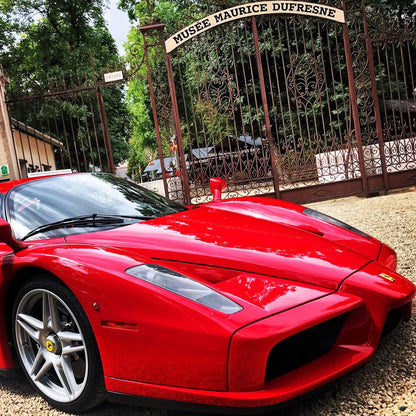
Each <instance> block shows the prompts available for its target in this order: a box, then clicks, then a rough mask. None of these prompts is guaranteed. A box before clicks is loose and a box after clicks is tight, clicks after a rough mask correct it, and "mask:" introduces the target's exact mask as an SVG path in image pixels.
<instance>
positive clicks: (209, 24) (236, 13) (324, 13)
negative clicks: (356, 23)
mask: <svg viewBox="0 0 416 416" xmlns="http://www.w3.org/2000/svg"><path fill="white" fill-rule="evenodd" d="M265 14H300V15H305V16H312V17H320V18H323V19H329V20H333V21H336V22H339V23H345V15H344V11H343V10H340V9H337V8H335V7H331V6H327V5H325V4H316V3H307V2H300V1H299V2H298V1H260V2H257V3H248V4H242V5H241V6H235V7H230V8H229V9H226V10H222V11H220V12H218V13H215V14H212V15H211V16H208V17H205V18H203V19H201V20H198V21H197V22H195V23H193V24H192V25H189V26H188V27H186V28H185V29H182V30H180V31H179V32H177V33H175V34H174V35H173V36H171V37H170V38H169V39H167V40H166V43H165V45H166V52H167V53H170V52H172V51H173V50H175V49H176V48H177V47H178V46H180V45H182V44H183V43H185V42H187V41H188V40H190V39H192V38H193V37H195V36H197V35H200V34H201V33H203V32H205V31H207V30H209V29H212V28H213V27H215V26H218V25H221V24H223V23H228V22H231V21H233V20H238V19H243V18H246V17H251V16H257V15H265Z"/></svg>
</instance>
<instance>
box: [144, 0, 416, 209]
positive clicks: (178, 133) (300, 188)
mask: <svg viewBox="0 0 416 416" xmlns="http://www.w3.org/2000/svg"><path fill="white" fill-rule="evenodd" d="M267 3H271V2H258V3H257V5H258V7H259V8H261V7H263V6H264V7H265V9H264V10H266V6H265V5H266V4H267ZM328 3H331V2H328V1H322V2H320V3H318V4H316V3H315V4H311V3H310V4H309V6H308V3H303V2H284V1H280V2H273V7H279V8H281V10H283V8H284V7H286V11H287V12H288V13H284V14H280V13H279V14H275V13H265V14H263V15H256V16H254V15H253V16H251V17H246V16H241V15H240V16H238V18H235V15H234V14H233V13H234V12H235V13H238V11H236V9H243V10H248V7H252V5H254V3H252V4H251V6H250V4H245V5H242V6H236V7H234V8H231V9H228V11H222V12H221V13H222V14H221V15H220V14H217V15H216V16H214V17H215V19H217V21H220V23H221V25H219V26H215V27H212V28H211V27H209V26H210V25H211V23H210V20H209V19H208V18H206V19H202V20H200V21H199V22H197V23H195V24H193V25H191V26H189V27H188V28H185V29H184V30H182V31H181V32H178V33H177V34H176V35H174V36H173V37H171V38H170V39H168V41H167V42H166V44H165V43H164V42H163V39H162V40H161V41H155V35H154V32H155V31H156V32H159V39H161V38H162V37H163V25H157V26H151V27H144V28H141V30H142V33H143V37H144V39H145V47H146V48H149V47H151V48H156V49H157V48H158V51H159V53H164V54H165V63H166V67H165V68H163V67H160V68H157V70H155V68H149V84H150V86H151V95H152V99H153V101H154V119H155V125H156V129H157V130H158V141H159V149H160V154H161V149H162V148H163V147H165V148H166V143H169V142H170V144H171V145H170V150H171V155H170V156H171V158H170V159H169V160H170V164H171V166H170V169H167V170H164V171H163V177H164V178H167V177H169V176H175V175H178V176H179V178H170V179H165V186H166V189H167V192H168V193H169V195H170V197H172V198H174V199H180V200H183V201H185V202H187V203H192V204H194V203H201V202H206V201H208V200H209V198H210V192H209V187H208V183H209V178H210V177H212V176H219V177H222V178H224V179H225V180H226V181H227V184H228V190H227V194H226V195H225V197H232V196H244V195H254V194H273V195H275V196H277V197H280V198H282V199H288V200H292V201H295V202H305V201H313V200H319V199H324V198H329V197H337V196H345V195H358V194H362V195H366V196H368V195H369V194H370V193H372V192H379V191H385V190H388V189H390V188H391V187H397V186H400V185H399V183H402V182H401V181H400V179H397V180H396V179H395V178H392V177H391V174H392V173H393V172H394V171H395V170H398V169H401V168H399V167H398V166H399V165H398V163H400V162H397V163H396V162H394V161H393V159H392V157H393V156H390V155H393V154H395V152H396V153H397V152H399V150H397V149H398V148H399V147H403V146H404V147H405V149H407V150H405V153H404V154H405V156H403V151H400V152H399V153H400V154H401V156H400V158H402V157H405V158H406V157H407V159H405V160H406V170H408V169H414V161H415V155H414V148H415V147H414V140H415V139H414V138H412V137H413V136H412V132H413V131H414V130H415V128H416V127H415V123H416V121H415V119H414V116H413V115H412V114H411V112H412V111H413V110H412V109H413V107H411V104H412V103H410V99H409V89H410V86H412V88H413V87H414V85H415V84H414V74H413V72H412V71H413V67H414V65H413V64H412V57H413V56H414V55H413V53H414V41H415V38H414V28H413V29H412V30H411V31H410V32H411V34H410V35H409V37H408V40H407V45H402V46H398V45H397V46H394V47H396V48H398V49H397V50H396V54H397V56H398V57H399V56H401V58H398V57H397V58H395V59H402V61H403V68H404V69H402V71H404V72H406V73H404V72H403V73H400V74H399V73H398V72H397V68H398V65H397V64H396V65H395V64H393V65H394V68H395V69H396V73H395V74H393V75H392V69H391V68H390V67H389V65H390V61H388V63H387V64H386V65H385V68H384V69H383V70H382V69H381V67H382V63H381V59H382V58H381V53H380V51H381V50H382V51H383V54H384V55H386V54H388V52H386V44H383V45H381V44H380V39H376V38H375V37H373V38H372V37H370V35H369V34H368V30H369V29H368V23H367V16H366V14H365V10H366V6H365V4H364V1H363V2H361V3H360V2H355V1H352V0H348V1H340V2H338V1H334V2H333V3H334V4H331V6H335V7H338V12H341V13H342V15H344V14H345V17H346V20H347V22H346V23H339V22H335V21H333V20H330V19H326V18H322V17H325V13H326V12H325V10H327V9H328V7H329V8H330V7H331V6H328ZM276 4H278V5H279V6H275V5H276ZM284 5H286V6H284ZM290 7H292V9H289V8H290ZM306 7H309V10H312V9H313V8H314V10H321V11H322V10H323V11H324V12H323V13H320V15H319V16H317V17H316V15H317V14H319V13H316V14H315V16H310V15H306V16H305V13H301V15H299V14H294V13H289V12H290V11H291V10H292V11H293V10H295V9H296V8H297V10H299V9H300V10H302V11H305V10H307V9H306ZM328 10H329V9H328ZM227 13H228V16H232V17H233V19H230V22H229V23H224V22H223V21H222V20H223V16H227ZM331 13H332V12H331ZM334 13H335V12H334ZM328 14H329V13H328ZM322 15H323V16H322ZM211 17H212V16H211ZM211 17H210V18H211ZM412 36H413V37H412ZM156 38H157V36H156ZM147 39H152V40H151V42H147ZM172 39H173V40H174V41H176V42H177V43H178V44H179V45H178V46H177V47H176V48H174V50H173V51H171V50H170V49H171V46H170V45H171V44H172ZM384 39H385V42H386V41H387V37H385V38H384ZM388 39H389V42H391V38H388ZM400 39H401V38H400ZM169 42H170V43H169ZM400 42H401V41H400ZM166 45H168V48H169V50H166ZM389 47H392V46H389ZM394 47H393V48H394ZM406 48H407V49H406ZM412 48H413V51H411V49H412ZM405 50H406V51H408V58H406V57H404V55H405V53H404V51H405ZM373 53H374V55H373ZM386 56H387V55H386ZM406 65H407V67H406ZM412 65H413V66H412ZM376 71H378V72H376ZM380 71H381V73H380ZM386 74H387V75H386ZM381 75H386V76H387V77H388V81H387V83H386V86H385V87H383V88H384V90H382V91H384V92H383V93H382V96H381V97H378V96H377V91H378V90H379V88H378V85H377V84H376V82H377V81H376V80H380V79H381ZM401 76H404V78H405V79H406V81H405V82H407V83H408V85H407V86H406V88H405V91H407V92H406V93H405V95H404V96H403V95H401V97H403V98H401V99H400V98H398V99H396V100H395V99H394V98H393V97H392V95H394V94H393V90H392V89H391V88H392V87H391V86H392V85H394V83H395V82H396V83H398V82H399V81H398V79H399V78H400V77H401ZM392 77H395V79H392ZM387 85H388V86H389V87H387ZM388 88H390V97H389V99H390V103H391V105H392V106H393V108H392V110H390V113H391V112H393V113H394V112H395V111H396V113H397V110H395V107H397V106H401V107H403V105H406V106H407V107H406V109H407V113H406V111H404V115H403V111H402V112H401V115H400V117H399V118H397V114H396V113H394V114H396V116H394V115H393V116H391V115H390V113H389V111H388V110H387V107H388V105H389V103H388V102H387V101H386V99H385V98H386V97H385V96H386V94H387V93H388V92H389V91H388ZM396 89H397V90H398V89H399V88H398V87H397V88H396ZM396 89H394V91H396ZM406 94H407V95H406ZM405 98H406V99H405ZM413 98H414V96H413ZM379 99H381V100H382V102H383V105H384V107H383V108H382V111H380V108H379V106H378V100H379ZM413 104H414V101H413ZM383 111H384V118H383ZM387 113H389V115H386V114H387ZM406 114H407V116H408V119H407V118H406V117H405V116H406ZM391 117H395V120H393V121H391ZM404 118H406V120H404ZM389 120H390V121H389ZM412 123H413V124H412ZM412 129H413V130H412ZM404 130H406V132H404ZM399 131H400V132H399ZM393 132H394V137H395V138H399V137H402V136H403V135H405V136H406V140H407V141H406V142H405V143H401V142H397V140H396V142H395V143H394V144H389V143H390V142H391V140H390V139H389V137H390V136H392V133H393ZM398 140H401V139H398ZM164 143H165V144H164ZM386 155H387V156H386ZM386 157H387V159H386ZM395 157H396V156H395ZM389 158H390V159H389ZM396 159H397V157H396ZM396 159H395V160H396ZM400 160H402V159H400ZM394 164H395V167H393V165H394ZM401 166H402V165H401ZM162 169H163V166H162ZM407 174H408V173H407ZM411 175H414V172H413V173H412V174H411ZM411 175H410V177H412V176H411ZM408 176H409V175H408Z"/></svg>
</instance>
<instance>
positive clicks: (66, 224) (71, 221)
mask: <svg viewBox="0 0 416 416" xmlns="http://www.w3.org/2000/svg"><path fill="white" fill-rule="evenodd" d="M124 218H127V219H128V218H130V219H135V220H152V219H155V218H156V217H150V216H146V215H119V214H90V215H82V216H79V217H71V218H65V219H64V220H61V221H56V222H51V223H49V224H44V225H41V226H39V227H37V228H35V229H34V230H32V231H30V232H29V233H27V234H26V235H25V236H24V237H23V238H22V239H21V241H24V240H26V239H28V238H29V237H32V236H33V235H35V234H39V233H42V232H46V231H52V230H57V229H59V228H72V227H100V226H106V225H112V224H123V223H124Z"/></svg>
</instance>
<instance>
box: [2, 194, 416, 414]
mask: <svg viewBox="0 0 416 416" xmlns="http://www.w3.org/2000/svg"><path fill="white" fill-rule="evenodd" d="M309 206H310V207H311V208H314V209H317V210H319V211H322V212H324V213H326V214H329V215H331V216H333V217H336V218H339V219H341V220H343V221H345V222H347V223H349V224H351V225H353V226H355V227H357V228H359V229H361V230H362V231H365V232H367V233H369V234H371V235H373V236H374V237H376V238H378V239H380V240H382V241H383V242H385V243H387V244H389V245H390V246H391V247H392V248H393V249H394V250H396V252H397V254H398V263H399V266H398V272H399V273H401V274H403V275H404V276H406V277H407V278H409V279H411V280H412V281H413V282H415V283H416V268H415V264H414V261H415V258H416V239H415V230H416V187H414V188H409V189H406V190H405V191H402V192H396V193H391V194H389V195H386V196H379V197H376V198H370V199H362V198H355V197H351V198H345V199H339V200H333V201H326V202H320V203H314V204H309ZM415 329H416V314H415V315H414V316H413V318H412V319H411V321H410V322H409V323H406V324H402V325H401V326H399V327H398V328H397V329H396V330H395V332H393V333H392V334H391V335H390V336H389V337H387V338H386V339H384V340H383V341H382V342H381V344H380V346H379V348H378V350H377V352H376V354H375V356H374V357H373V359H372V360H371V361H370V363H368V364H367V365H365V366H364V367H361V368H360V369H359V370H358V371H356V372H355V373H353V374H350V375H348V376H346V378H344V379H342V380H339V381H337V382H336V383H334V384H332V385H331V386H330V387H329V388H328V389H327V390H325V392H323V393H320V394H319V395H318V396H316V397H314V398H311V399H307V400H304V401H303V402H301V403H300V404H298V405H296V406H293V407H291V408H290V409H288V410H286V411H283V412H280V413H275V414H276V415H278V414H279V415H285V416H318V415H319V416H330V415H331V416H333V415H343V416H356V415H357V416H358V415H362V416H370V415H374V416H375V415H379V416H381V415H383V416H391V415H403V416H405V415H415V416H416V348H415V347H416V331H415ZM65 414H66V413H62V412H59V411H56V410H54V409H52V408H50V406H48V405H47V404H46V403H45V402H44V401H43V400H42V399H40V398H39V397H38V396H37V395H35V394H34V393H33V392H32V391H31V389H30V388H29V387H28V385H27V383H26V382H25V380H24V379H23V377H22V378H17V379H6V378H0V415H19V416H35V415H36V416H37V415H48V416H55V415H65ZM85 414H86V415H90V416H116V415H123V416H177V415H180V414H184V413H179V412H176V413H175V412H171V411H165V410H153V409H146V408H139V407H128V406H121V405H116V404H110V403H105V404H103V405H101V406H100V407H99V408H96V409H94V410H92V411H90V412H88V413H85ZM188 415H189V414H188Z"/></svg>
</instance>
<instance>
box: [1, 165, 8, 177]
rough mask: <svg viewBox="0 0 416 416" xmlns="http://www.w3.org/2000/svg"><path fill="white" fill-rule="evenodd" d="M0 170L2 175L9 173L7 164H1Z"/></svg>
mask: <svg viewBox="0 0 416 416" xmlns="http://www.w3.org/2000/svg"><path fill="white" fill-rule="evenodd" d="M0 171H1V175H2V176H8V175H9V166H8V165H1V167H0Z"/></svg>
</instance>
